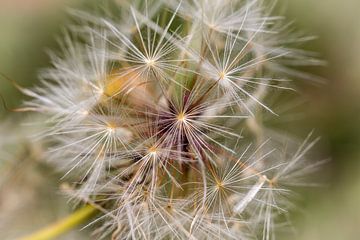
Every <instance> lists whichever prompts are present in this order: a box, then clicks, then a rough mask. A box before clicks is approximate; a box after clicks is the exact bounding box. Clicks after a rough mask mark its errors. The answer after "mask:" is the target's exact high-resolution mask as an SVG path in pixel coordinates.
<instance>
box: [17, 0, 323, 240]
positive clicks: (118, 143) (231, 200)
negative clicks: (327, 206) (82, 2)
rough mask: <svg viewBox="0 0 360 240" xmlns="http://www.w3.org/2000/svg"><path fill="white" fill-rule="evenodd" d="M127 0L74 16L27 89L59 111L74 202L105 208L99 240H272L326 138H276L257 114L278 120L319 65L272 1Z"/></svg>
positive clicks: (56, 126)
mask: <svg viewBox="0 0 360 240" xmlns="http://www.w3.org/2000/svg"><path fill="white" fill-rule="evenodd" d="M122 3H123V4H122V5H121V7H120V8H119V9H117V12H118V14H117V15H110V13H106V14H98V15H99V16H94V15H92V14H89V13H85V12H80V11H72V13H73V14H74V15H76V17H77V19H78V21H79V22H80V24H77V25H73V26H71V27H70V28H69V29H70V30H69V31H67V32H66V33H64V35H65V37H64V39H65V40H64V41H63V43H62V49H63V51H62V53H60V54H51V58H52V64H53V67H51V68H49V69H46V70H44V71H43V72H42V74H41V76H40V77H41V79H42V86H39V87H35V88H34V89H31V90H23V91H24V93H26V94H27V95H29V96H31V97H32V99H31V100H30V101H28V102H26V107H27V108H29V109H33V110H35V111H39V112H42V113H45V114H47V115H48V116H49V120H48V123H49V124H48V125H49V128H47V129H46V130H45V131H44V132H43V133H42V137H44V139H46V140H48V142H49V143H48V144H49V151H48V158H49V159H50V160H52V161H53V162H54V164H56V165H57V166H58V168H59V169H61V170H62V171H64V172H65V176H64V178H67V179H68V181H69V182H72V183H74V184H72V191H71V194H72V197H73V198H75V199H77V200H79V201H83V202H92V203H94V204H96V205H98V206H99V208H101V209H102V211H103V213H104V214H103V216H101V217H100V218H99V219H98V220H97V221H96V222H94V224H98V223H99V222H101V223H102V224H101V226H100V227H99V229H98V230H97V231H96V233H97V234H99V237H108V236H112V238H113V239H264V240H270V239H274V238H275V233H276V232H277V229H278V228H283V227H286V225H287V222H286V220H287V213H288V209H289V208H292V202H291V201H289V200H290V198H289V197H291V195H292V194H291V193H292V187H294V186H303V185H305V184H306V181H304V180H306V179H305V178H304V176H306V174H307V173H310V172H313V171H314V170H315V168H317V167H318V166H319V164H313V163H306V161H305V160H306V158H305V154H306V153H307V152H308V151H309V150H310V148H311V147H312V146H313V145H314V144H315V142H316V141H317V140H315V141H311V135H309V136H308V138H306V140H305V141H304V142H303V143H301V144H300V146H299V147H295V146H296V144H292V143H289V142H288V141H285V138H283V139H282V136H281V134H280V133H279V135H280V136H281V137H278V138H277V139H276V138H275V139H271V137H272V135H270V134H268V135H267V132H266V131H265V129H263V128H264V127H263V124H262V123H261V121H262V118H261V117H259V113H262V114H268V115H270V116H271V117H274V118H275V117H277V113H275V112H274V110H272V108H271V106H269V104H268V103H267V100H266V99H267V98H268V97H269V93H273V92H274V91H273V90H279V89H289V86H288V80H285V79H284V78H283V77H284V76H286V74H287V75H288V76H290V75H292V76H299V75H301V76H304V77H307V75H306V74H303V73H299V72H297V71H296V70H294V69H292V68H290V66H291V65H294V64H295V63H299V62H300V63H301V64H314V63H316V62H317V60H316V59H313V58H311V57H310V54H308V53H307V52H305V51H300V50H296V49H292V47H291V43H292V42H293V41H294V42H297V41H298V40H299V38H292V37H290V36H285V38H284V39H282V38H283V36H284V34H283V33H284V28H283V27H281V26H280V25H281V22H282V21H281V18H279V17H271V16H269V13H268V12H267V11H266V9H268V5H266V4H264V3H263V1H260V0H253V1H245V0H244V1H242V0H236V1H230V0H184V1H176V0H169V1H160V0H159V1H129V2H128V1H122ZM112 10H114V9H112ZM283 43H284V44H285V43H287V45H282V44H283ZM270 97H271V96H270ZM242 132H244V134H242ZM279 135H278V136H279ZM266 139H267V140H266ZM279 139H281V140H283V142H286V145H285V144H281V141H278V140H279ZM292 142H295V141H292ZM277 221H278V222H277ZM284 221H285V222H284Z"/></svg>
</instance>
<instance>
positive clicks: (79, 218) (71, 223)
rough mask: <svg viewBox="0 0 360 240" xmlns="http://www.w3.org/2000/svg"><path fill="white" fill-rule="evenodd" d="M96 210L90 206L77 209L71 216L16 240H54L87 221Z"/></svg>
mask: <svg viewBox="0 0 360 240" xmlns="http://www.w3.org/2000/svg"><path fill="white" fill-rule="evenodd" d="M97 211H98V210H97V209H96V208H95V207H94V206H92V205H85V206H84V207H82V208H80V209H78V210H77V211H75V212H74V213H72V214H71V215H69V216H67V217H65V218H64V219H61V220H59V221H58V222H55V223H53V224H50V225H49V226H47V227H45V228H43V229H40V230H39V231H37V232H34V233H32V234H31V235H28V236H25V237H22V238H20V239H18V240H50V239H55V238H56V237H58V236H60V235H62V234H64V233H66V232H67V231H69V230H71V229H73V228H74V227H76V226H78V225H79V224H81V223H83V222H84V221H85V220H87V219H89V218H90V217H91V216H92V215H94V214H95V213H96V212H97Z"/></svg>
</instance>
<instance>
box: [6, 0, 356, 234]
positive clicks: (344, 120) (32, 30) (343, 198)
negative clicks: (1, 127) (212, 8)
mask: <svg viewBox="0 0 360 240" xmlns="http://www.w3.org/2000/svg"><path fill="white" fill-rule="evenodd" d="M85 2H86V1H74V0H72V1H71V0H57V1H55V0H0V72H1V73H4V74H6V75H7V76H9V77H10V78H12V79H14V80H16V82H18V83H20V84H22V85H23V86H31V85H33V84H34V82H36V75H37V71H38V70H39V69H40V68H42V67H45V66H47V65H48V58H47V55H46V51H45V50H46V49H52V48H55V47H56V41H55V37H56V36H58V35H59V31H60V30H61V28H62V27H63V26H64V25H65V22H66V21H67V17H68V16H67V15H66V12H65V9H66V8H67V7H80V6H82V5H83V4H84V3H85ZM99 2H101V1H99ZM278 6H279V7H281V8H283V7H284V8H285V9H286V11H285V12H284V13H285V15H287V17H288V19H290V20H295V23H294V24H295V26H296V27H297V29H300V30H302V31H305V32H306V33H307V34H308V35H315V36H317V37H318V38H317V39H316V40H314V41H312V42H310V43H308V44H307V45H306V46H305V47H306V48H307V49H309V50H314V51H316V52H319V53H320V56H321V58H322V59H324V60H326V61H327V62H328V65H327V66H326V67H316V68H311V69H308V71H311V72H313V73H315V74H318V75H320V76H322V77H324V78H326V79H328V83H327V84H324V85H320V86H313V85H304V86H300V87H301V89H302V92H301V94H304V95H305V97H306V98H307V99H308V104H306V107H305V108H304V109H303V111H305V112H306V118H305V119H304V120H303V121H302V122H301V124H303V125H304V126H309V127H311V128H314V129H316V134H317V135H320V136H322V142H323V145H324V149H325V150H324V151H325V153H324V154H325V155H327V156H330V157H331V159H332V161H331V163H330V166H329V167H328V168H327V169H325V170H324V172H326V173H325V174H324V176H325V178H326V179H327V180H326V181H327V182H328V183H329V184H328V186H327V187H325V188H321V189H315V190H311V191H310V192H308V193H307V196H306V198H305V201H304V202H303V207H305V208H306V212H305V213H301V214H300V216H299V217H298V218H297V219H298V220H297V225H299V226H300V227H299V238H298V239H299V240H302V239H306V240H323V239H324V240H325V239H326V240H357V239H360V164H359V162H360V1H359V0H343V1H339V0H279V3H278ZM0 94H1V95H2V96H3V97H4V98H5V99H6V102H7V105H8V106H9V107H15V106H18V104H19V103H20V102H21V101H22V99H23V97H22V96H21V94H20V93H19V92H18V91H17V90H16V89H15V88H14V87H13V86H12V85H11V84H10V83H9V82H8V81H5V80H4V79H2V78H1V80H0ZM5 115H7V112H6V111H5V110H4V109H1V113H0V117H1V118H5ZM0 137H1V138H3V137H5V136H1V135H0ZM50 175H51V174H50ZM50 177H54V176H50ZM37 188H39V189H42V188H43V186H42V185H41V184H40V185H39V186H37ZM54 189H56V187H55V186H52V190H54ZM49 192H51V191H49ZM53 192H55V191H53ZM49 194H50V193H49ZM54 196H56V193H55V195H54ZM54 196H50V197H52V198H53V197H54ZM1 204H2V203H1V202H0V209H1V207H2V206H1ZM37 206H40V204H39V203H38V205H37ZM65 208H66V207H65ZM59 209H60V208H59ZM59 209H53V212H52V215H51V216H50V217H49V218H47V217H44V216H43V217H42V220H40V221H39V223H36V221H35V222H33V224H34V225H36V226H38V225H41V222H46V221H48V220H49V219H55V218H57V217H58V216H61V215H64V214H65V213H64V211H60V210H59ZM65 212H66V211H65ZM26 219H27V221H29V219H31V218H29V217H25V220H24V221H25V222H26ZM0 224H1V222H0ZM30 228H31V229H32V228H34V227H33V226H32V227H30ZM68 237H69V236H68ZM69 239H77V238H75V237H74V235H72V237H69Z"/></svg>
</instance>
